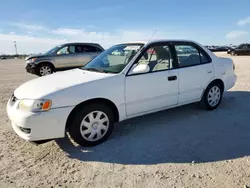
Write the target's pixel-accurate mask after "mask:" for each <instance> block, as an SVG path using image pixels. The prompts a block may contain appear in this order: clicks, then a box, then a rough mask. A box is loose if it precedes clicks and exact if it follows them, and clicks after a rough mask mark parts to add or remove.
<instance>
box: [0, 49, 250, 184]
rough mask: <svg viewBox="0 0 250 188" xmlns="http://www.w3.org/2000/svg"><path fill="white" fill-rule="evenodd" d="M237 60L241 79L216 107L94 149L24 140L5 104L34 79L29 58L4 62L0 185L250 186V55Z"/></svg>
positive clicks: (139, 123)
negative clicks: (17, 131)
mask: <svg viewBox="0 0 250 188" xmlns="http://www.w3.org/2000/svg"><path fill="white" fill-rule="evenodd" d="M220 55H222V56H226V55H225V54H222V53H220ZM233 60H234V62H235V65H236V73H237V75H238V81H237V84H236V86H235V87H234V88H232V89H231V90H230V91H228V92H226V93H225V95H224V99H223V101H222V104H221V106H220V107H219V108H218V109H217V110H215V111H212V112H208V111H204V110H201V109H200V108H199V107H198V106H197V105H196V104H193V105H187V106H184V107H180V108H175V109H172V110H166V111H162V112H159V113H155V114H151V115H147V116H143V117H139V118H135V119H131V120H128V121H125V122H122V123H120V124H117V125H116V127H115V129H114V132H113V134H112V136H111V138H110V139H109V140H108V141H107V142H105V143H103V144H101V145H99V146H97V147H93V148H84V147H79V146H76V145H73V144H72V143H71V142H70V141H69V139H68V138H64V139H58V140H56V141H51V142H49V143H46V144H43V145H39V146H36V145H34V144H31V143H28V142H26V141H24V140H22V139H21V138H19V137H18V136H17V135H16V134H15V133H14V131H13V130H12V128H11V125H10V122H9V120H8V118H7V114H6V103H7V100H8V98H9V97H10V94H11V93H12V92H13V91H14V89H15V88H16V87H17V86H19V85H20V84H21V83H23V82H25V81H27V80H30V79H32V78H35V77H36V76H34V75H31V74H28V73H26V72H25V70H24V67H25V63H24V60H2V61H0V117H1V118H0V187H4V188H6V187H25V188H27V187H32V188H33V187H110V188H111V187H112V188H113V187H123V188H125V187H128V188H132V187H137V188H140V187H142V188H145V187H150V188H152V187H176V188H185V187H186V188H187V187H189V188H196V187H201V188H203V187H214V188H224V187H225V188H231V187H232V188H237V187H248V186H250V115H249V112H250V93H249V92H250V57H233Z"/></svg>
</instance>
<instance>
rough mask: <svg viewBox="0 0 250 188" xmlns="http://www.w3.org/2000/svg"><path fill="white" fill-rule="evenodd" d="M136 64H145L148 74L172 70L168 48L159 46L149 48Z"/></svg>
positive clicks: (171, 60)
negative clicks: (148, 69) (148, 70)
mask: <svg viewBox="0 0 250 188" xmlns="http://www.w3.org/2000/svg"><path fill="white" fill-rule="evenodd" d="M138 64H147V65H148V66H149V68H150V72H157V71H162V70H169V69H171V68H173V59H172V55H171V51H170V48H169V46H167V45H159V46H153V47H151V48H149V49H148V50H147V51H146V52H145V53H144V54H143V55H142V57H141V58H140V59H139V61H138Z"/></svg>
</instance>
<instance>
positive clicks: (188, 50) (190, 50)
mask: <svg viewBox="0 0 250 188" xmlns="http://www.w3.org/2000/svg"><path fill="white" fill-rule="evenodd" d="M174 46H175V50H176V54H177V58H178V64H179V67H188V66H193V65H200V64H204V63H209V62H210V61H209V59H208V57H207V55H205V54H204V53H202V52H201V50H199V49H198V48H196V47H194V46H192V45H174Z"/></svg>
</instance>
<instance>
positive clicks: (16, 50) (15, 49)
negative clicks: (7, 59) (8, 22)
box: [14, 41, 17, 55]
mask: <svg viewBox="0 0 250 188" xmlns="http://www.w3.org/2000/svg"><path fill="white" fill-rule="evenodd" d="M14 47H15V52H16V55H17V45H16V41H14Z"/></svg>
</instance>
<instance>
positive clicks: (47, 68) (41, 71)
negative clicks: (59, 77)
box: [37, 64, 53, 76]
mask: <svg viewBox="0 0 250 188" xmlns="http://www.w3.org/2000/svg"><path fill="white" fill-rule="evenodd" d="M52 73H53V68H52V66H51V65H49V64H41V65H39V66H38V70H37V74H38V75H39V76H45V75H49V74H52Z"/></svg>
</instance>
